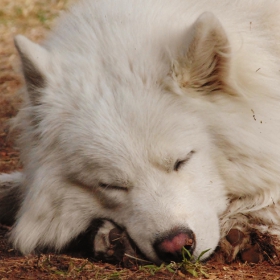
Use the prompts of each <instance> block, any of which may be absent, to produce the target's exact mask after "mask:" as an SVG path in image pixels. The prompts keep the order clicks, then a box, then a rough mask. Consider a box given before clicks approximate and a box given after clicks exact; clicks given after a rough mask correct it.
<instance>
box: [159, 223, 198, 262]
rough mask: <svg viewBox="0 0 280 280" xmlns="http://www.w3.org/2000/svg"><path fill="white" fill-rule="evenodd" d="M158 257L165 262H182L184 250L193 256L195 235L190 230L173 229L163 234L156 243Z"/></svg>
mask: <svg viewBox="0 0 280 280" xmlns="http://www.w3.org/2000/svg"><path fill="white" fill-rule="evenodd" d="M154 248H155V251H156V253H157V255H158V257H159V258H160V259H161V260H163V261H165V262H170V261H178V262H179V261H182V250H183V248H185V249H187V250H188V251H189V252H190V253H191V254H192V252H193V251H194V249H195V235H194V233H193V232H192V231H191V230H190V229H186V228H183V229H182V228H180V229H173V230H171V231H168V232H167V233H164V234H162V235H161V236H160V237H159V238H157V240H156V241H155V243H154Z"/></svg>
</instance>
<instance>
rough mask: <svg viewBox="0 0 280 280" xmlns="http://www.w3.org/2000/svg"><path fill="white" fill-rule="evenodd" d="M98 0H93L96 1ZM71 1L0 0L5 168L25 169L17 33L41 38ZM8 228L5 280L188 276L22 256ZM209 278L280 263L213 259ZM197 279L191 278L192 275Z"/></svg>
mask: <svg viewBox="0 0 280 280" xmlns="http://www.w3.org/2000/svg"><path fill="white" fill-rule="evenodd" d="M92 1H94V0H92ZM69 2H70V1H69V0H68V1H67V0H50V1H46V0H1V5H0V34H1V36H0V172H7V171H12V170H15V169H19V168H20V163H19V160H18V151H16V150H15V149H14V148H13V144H12V142H11V141H10V140H11V139H9V138H8V136H7V133H8V124H7V121H8V120H9V119H10V118H11V117H12V116H14V115H15V114H16V111H17V108H18V106H19V103H20V97H19V96H18V95H17V91H18V89H19V88H20V87H21V86H22V84H23V81H22V78H21V76H20V73H19V62H18V57H17V54H16V50H15V48H14V45H13V37H14V36H15V35H16V34H24V35H26V36H27V37H28V38H30V39H32V40H33V41H36V42H39V41H40V40H41V39H42V38H44V36H45V34H46V31H47V30H48V29H49V28H50V27H51V26H52V23H53V19H54V18H56V17H57V16H58V15H59V14H60V12H61V10H63V9H65V8H66V7H67V5H68V4H69ZM8 230H9V229H8V228H7V227H5V226H1V225H0V280H6V279H81V280H86V279H104V280H105V279H166V280H167V279H183V278H185V279H188V278H189V277H188V276H184V275H182V274H181V273H175V274H173V273H171V272H168V271H167V270H166V269H164V268H163V269H161V270H160V271H158V272H157V273H156V274H155V275H153V274H152V273H151V272H148V271H146V270H143V269H142V270H141V269H140V267H138V266H137V265H135V266H134V267H132V268H131V269H124V268H122V267H119V266H116V265H111V264H106V263H98V262H97V263H93V262H91V261H89V260H88V259H84V258H73V257H71V256H67V255H62V254H41V255H38V256H36V255H35V256H34V255H33V256H21V255H20V254H19V253H18V252H16V251H15V250H13V249H12V248H11V246H10V245H9V244H8V242H7V236H6V235H7V233H8ZM206 268H207V269H208V273H209V278H210V279H238V280H239V279H270V280H276V279H280V267H279V266H276V265H274V266H273V265H270V264H269V263H267V262H263V263H261V264H247V263H245V264H244V263H234V264H231V265H225V264H223V263H219V262H217V261H215V260H214V259H213V260H210V261H208V263H207V264H206ZM190 278H192V277H190Z"/></svg>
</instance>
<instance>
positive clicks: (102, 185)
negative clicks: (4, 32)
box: [98, 183, 128, 191]
mask: <svg viewBox="0 0 280 280" xmlns="http://www.w3.org/2000/svg"><path fill="white" fill-rule="evenodd" d="M98 186H99V187H100V188H102V189H105V190H106V189H107V190H109V189H110V190H120V191H128V188H126V187H121V186H117V185H110V184H105V183H99V184H98Z"/></svg>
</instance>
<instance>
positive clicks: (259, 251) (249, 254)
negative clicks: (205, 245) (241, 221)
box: [217, 228, 280, 264]
mask: <svg viewBox="0 0 280 280" xmlns="http://www.w3.org/2000/svg"><path fill="white" fill-rule="evenodd" d="M275 242H276V238H275V237H274V236H272V235H271V234H269V233H262V232H261V231H259V230H256V229H252V228H251V229H250V231H248V230H244V229H239V228H232V229H231V230H230V231H229V232H228V234H227V235H226V236H225V237H224V238H223V239H222V240H221V242H220V246H219V250H218V252H217V254H218V255H219V256H220V258H221V256H222V259H223V260H224V261H225V262H227V263H231V262H233V261H234V260H241V261H243V262H248V263H259V262H262V261H263V260H266V261H269V262H270V263H273V264H279V263H280V261H279V256H278V254H277V248H276V245H275Z"/></svg>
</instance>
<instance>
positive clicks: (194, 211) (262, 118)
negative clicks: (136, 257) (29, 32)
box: [0, 0, 280, 262]
mask: <svg viewBox="0 0 280 280" xmlns="http://www.w3.org/2000/svg"><path fill="white" fill-rule="evenodd" d="M279 22H280V3H279V1H273V0H271V1H264V0H255V1H249V0H248V1H241V0H240V1H236V0H224V1H222V0H220V1H209V0H208V1H207V0H199V1H198V0H172V1H171V0H153V1H150V0H116V1H109V0H102V1H100V0H96V1H89V0H88V1H82V2H81V3H79V4H78V5H76V6H75V7H73V9H72V10H71V11H70V12H69V13H67V14H66V15H64V16H63V17H62V19H61V21H60V22H59V24H58V27H57V28H56V29H55V30H54V31H53V32H52V33H51V34H50V36H49V38H48V39H47V40H46V41H45V42H44V43H43V45H42V46H39V45H37V44H34V43H32V42H30V41H29V40H28V39H26V38H24V37H22V36H18V37H16V46H17V49H18V51H19V54H20V56H21V60H22V64H23V73H24V76H25V79H26V96H25V103H24V105H23V108H22V109H21V111H20V112H19V114H18V117H17V128H18V129H19V130H20V131H21V134H20V136H19V138H18V144H19V147H20V150H21V160H22V162H23V164H24V170H23V174H22V175H19V174H15V182H16V183H15V184H14V183H12V182H11V183H10V184H7V183H6V182H7V181H11V176H13V175H11V176H7V175H1V177H0V182H1V189H0V198H1V205H0V211H1V212H0V213H1V215H0V216H1V217H4V218H3V220H4V221H6V220H7V219H8V218H9V217H8V216H9V215H11V217H10V219H11V220H13V218H14V217H13V213H14V211H12V212H8V214H9V215H8V214H5V213H6V211H7V209H8V208H9V207H8V206H7V203H3V201H4V200H5V198H6V197H9V199H8V202H9V203H11V204H12V203H13V202H12V201H11V199H10V198H11V197H14V198H15V200H18V196H17V194H20V195H19V197H20V198H21V197H23V199H22V201H21V206H20V208H19V211H18V213H17V216H16V223H15V225H14V227H13V229H12V232H11V240H12V241H13V243H14V245H15V247H16V248H18V249H19V250H21V251H22V252H23V253H24V254H27V253H30V252H32V251H33V250H35V249H36V248H41V247H53V248H55V249H56V250H60V249H61V248H63V247H64V246H65V245H66V244H68V243H69V242H70V241H71V240H72V239H73V238H75V237H76V236H78V235H79V234H80V233H81V232H83V231H85V230H86V228H87V227H88V226H89V224H90V222H91V221H92V220H93V219H107V220H111V221H114V223H116V224H118V225H119V226H120V227H122V228H124V229H125V230H126V231H127V233H128V235H129V236H130V237H131V239H132V240H133V241H134V242H135V243H136V245H137V246H138V247H139V249H140V250H141V251H142V252H143V253H144V254H145V255H146V257H147V258H149V259H150V260H152V261H155V262H159V261H160V260H161V259H160V256H158V255H157V253H156V251H155V249H154V246H153V244H154V242H155V241H156V240H158V239H159V238H161V237H163V236H166V234H167V233H169V232H172V231H173V230H174V229H178V228H188V229H190V230H192V231H193V233H194V234H195V239H196V247H195V250H194V255H195V256H198V255H199V254H200V252H201V251H203V250H205V249H210V250H209V252H208V253H206V254H205V255H204V257H207V256H209V255H210V254H211V253H212V252H213V251H214V249H215V248H216V246H217V244H218V242H219V240H220V238H222V237H224V236H225V235H226V234H227V233H228V231H229V230H230V229H231V228H233V227H236V228H240V229H243V230H244V231H246V230H248V227H249V225H253V224H256V223H257V224H262V225H265V226H266V230H274V233H276V234H279V233H280V232H279V231H278V226H279V225H280V206H279V199H280V146H279V139H280V125H279V123H280V111H279V106H280V92H279V91H280V90H279V89H280V72H279V70H280V48H279V43H278V42H279V41H280V40H279V39H280V38H279V36H280V31H279V30H280V29H279ZM19 177H20V178H21V183H20V184H19V183H18V178H19ZM8 185H10V186H11V188H8V187H7V186H8ZM15 185H17V186H18V188H15ZM248 223H249V224H248Z"/></svg>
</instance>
